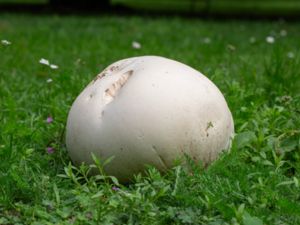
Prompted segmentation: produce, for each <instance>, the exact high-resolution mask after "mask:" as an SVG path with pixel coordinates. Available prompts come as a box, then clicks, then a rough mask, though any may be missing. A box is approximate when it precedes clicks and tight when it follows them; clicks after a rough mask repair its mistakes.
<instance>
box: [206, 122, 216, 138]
mask: <svg viewBox="0 0 300 225" xmlns="http://www.w3.org/2000/svg"><path fill="white" fill-rule="evenodd" d="M211 127H214V125H213V123H212V122H211V121H209V122H208V123H207V126H206V129H205V132H206V137H208V136H209V133H208V132H207V131H208V130H209V128H211Z"/></svg>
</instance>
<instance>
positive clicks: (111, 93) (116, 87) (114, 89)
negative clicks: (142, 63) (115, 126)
mask: <svg viewBox="0 0 300 225" xmlns="http://www.w3.org/2000/svg"><path fill="white" fill-rule="evenodd" d="M132 74H133V70H129V71H127V72H126V73H124V74H122V75H121V76H120V78H119V79H118V80H117V81H116V82H114V83H112V85H111V86H110V87H109V88H107V89H106V90H105V92H104V99H105V102H106V104H108V103H110V102H111V101H112V100H113V99H114V98H115V96H116V95H117V94H118V92H119V91H120V89H121V88H122V87H123V86H124V85H125V84H126V83H127V81H128V80H129V78H130V77H131V76H132Z"/></svg>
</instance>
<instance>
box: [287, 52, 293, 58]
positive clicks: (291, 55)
mask: <svg viewBox="0 0 300 225" xmlns="http://www.w3.org/2000/svg"><path fill="white" fill-rule="evenodd" d="M287 57H288V58H290V59H293V58H295V54H294V53H293V52H288V53H287Z"/></svg>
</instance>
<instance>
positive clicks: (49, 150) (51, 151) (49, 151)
mask: <svg viewBox="0 0 300 225" xmlns="http://www.w3.org/2000/svg"><path fill="white" fill-rule="evenodd" d="M46 151H47V153H48V154H53V153H54V148H52V147H47V148H46Z"/></svg>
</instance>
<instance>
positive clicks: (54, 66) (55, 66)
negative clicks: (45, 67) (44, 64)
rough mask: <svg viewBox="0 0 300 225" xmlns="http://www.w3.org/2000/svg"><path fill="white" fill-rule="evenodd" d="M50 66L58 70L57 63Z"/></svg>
mask: <svg viewBox="0 0 300 225" xmlns="http://www.w3.org/2000/svg"><path fill="white" fill-rule="evenodd" d="M50 68H51V69H53V70H56V69H58V66H57V65H54V64H51V65H50Z"/></svg>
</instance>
